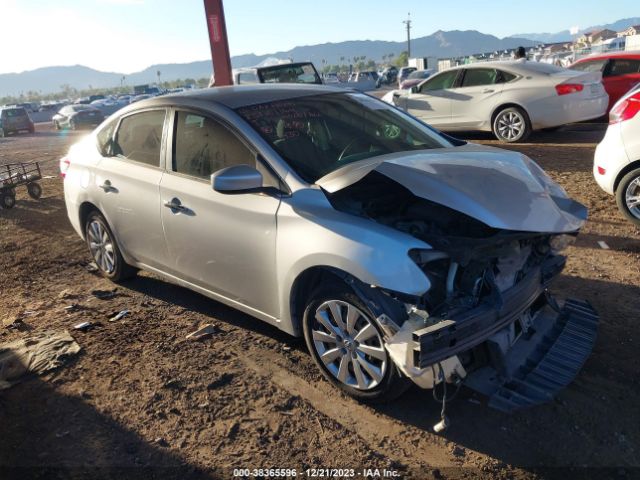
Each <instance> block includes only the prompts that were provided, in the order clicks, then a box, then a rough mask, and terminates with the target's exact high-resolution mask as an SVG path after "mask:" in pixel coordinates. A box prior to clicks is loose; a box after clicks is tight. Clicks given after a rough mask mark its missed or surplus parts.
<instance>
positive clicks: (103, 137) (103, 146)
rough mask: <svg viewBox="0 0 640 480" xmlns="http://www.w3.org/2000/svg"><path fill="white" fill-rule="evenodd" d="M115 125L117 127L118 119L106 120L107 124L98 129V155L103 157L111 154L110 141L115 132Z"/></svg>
mask: <svg viewBox="0 0 640 480" xmlns="http://www.w3.org/2000/svg"><path fill="white" fill-rule="evenodd" d="M116 125H118V117H116V118H111V119H109V120H107V122H106V123H105V124H104V125H103V126H102V127H101V128H100V130H99V131H98V133H97V135H96V140H97V142H98V150H100V153H101V154H102V156H104V157H106V156H109V155H111V154H112V152H111V148H112V145H111V139H112V138H113V131H114V130H115V128H116Z"/></svg>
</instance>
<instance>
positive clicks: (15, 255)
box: [0, 124, 640, 479]
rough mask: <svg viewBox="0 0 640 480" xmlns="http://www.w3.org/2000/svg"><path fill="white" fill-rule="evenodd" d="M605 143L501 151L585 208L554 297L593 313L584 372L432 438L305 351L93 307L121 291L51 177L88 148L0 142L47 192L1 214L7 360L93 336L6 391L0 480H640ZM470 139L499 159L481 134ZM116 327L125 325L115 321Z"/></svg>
mask: <svg viewBox="0 0 640 480" xmlns="http://www.w3.org/2000/svg"><path fill="white" fill-rule="evenodd" d="M603 134H604V126H603V125H597V124H586V125H577V126H571V127H565V128H564V129H562V130H560V131H558V132H555V133H540V134H534V135H533V136H532V137H531V140H530V141H529V143H526V144H521V145H515V146H509V147H508V148H510V149H513V150H518V151H520V152H522V153H525V154H527V155H529V156H530V157H532V158H533V159H535V160H536V161H537V162H539V163H540V165H541V166H542V167H543V168H545V169H546V171H547V172H548V173H549V174H550V175H551V176H552V177H554V178H555V179H556V180H557V181H559V182H560V184H561V185H562V186H564V187H565V189H566V190H567V191H568V192H569V194H570V195H571V196H573V197H574V198H576V199H577V200H579V201H581V202H583V203H584V204H586V205H587V206H588V208H589V212H590V219H589V222H588V223H587V225H586V227H585V228H584V230H583V232H582V233H581V235H580V237H579V238H578V241H577V242H576V244H575V245H574V246H572V247H570V249H569V251H568V254H569V262H568V265H567V268H566V270H565V271H564V274H563V275H562V276H561V278H559V279H558V281H557V282H556V284H555V286H554V291H555V292H556V293H557V294H558V295H559V296H561V297H565V296H575V297H578V298H584V299H588V300H589V301H590V302H591V303H592V304H593V305H594V307H595V308H596V309H597V310H598V311H599V312H600V314H601V324H600V330H599V335H598V340H597V343H596V346H595V349H594V352H593V354H592V356H591V357H590V358H589V360H588V361H587V363H586V366H585V367H584V369H583V370H582V372H581V373H580V374H579V376H578V378H577V379H576V380H575V382H574V383H573V384H571V385H570V386H569V387H568V388H567V389H566V390H564V391H563V392H562V393H561V394H560V395H559V397H558V398H557V399H556V401H554V402H553V403H550V404H547V405H543V406H540V407H536V408H533V409H530V410H525V411H521V412H518V413H515V414H513V415H505V414H502V413H499V412H497V411H494V410H491V409H489V408H488V407H487V406H486V405H485V404H484V399H483V398H481V397H476V396H475V395H473V394H471V393H469V392H464V393H463V395H461V396H460V397H459V398H458V399H456V400H455V401H454V402H453V403H452V404H451V405H450V407H449V416H450V418H451V420H452V426H451V428H450V429H449V430H448V431H447V432H446V433H445V434H443V435H436V434H434V433H432V426H433V424H435V423H436V422H437V421H438V420H439V413H440V408H439V405H438V404H436V403H435V402H434V401H433V399H432V396H431V392H430V391H423V390H420V389H418V388H412V389H411V390H409V391H408V392H407V393H406V394H405V395H404V396H403V397H401V398H400V399H399V400H398V401H396V402H394V403H392V404H387V405H377V406H365V405H362V404H358V403H357V402H355V401H353V400H351V399H349V398H347V397H345V396H343V395H341V394H340V393H338V392H337V391H336V390H334V389H333V388H331V387H330V385H329V384H328V383H327V382H326V381H325V380H324V379H323V378H322V377H321V375H320V374H319V373H318V371H317V370H316V367H315V366H314V364H313V363H312V360H311V358H310V356H309V355H308V353H307V352H306V350H305V346H304V342H302V341H300V340H297V339H294V338H291V337H289V336H287V335H286V334H283V333H281V332H279V331H278V330H276V329H275V328H274V327H271V326H268V325H266V324H263V323H261V322H260V321H258V320H256V319H253V318H251V317H249V316H247V315H244V314H242V313H239V312H237V311H235V310H233V309H231V308H228V307H226V306H223V305H221V304H219V303H216V302H214V301H211V300H209V299H207V298H205V297H203V296H201V295H198V294H196V293H193V292H191V291H189V290H186V289H184V288H181V287H177V286H174V285H171V284H168V283H165V282H163V281H161V280H159V279H157V278H156V277H154V276H153V275H150V274H147V273H141V274H140V275H139V276H138V277H137V278H136V279H134V280H132V281H129V282H127V283H125V284H123V285H121V286H118V287H117V290H116V291H115V293H116V295H115V296H114V297H113V298H110V299H106V300H101V299H98V298H96V297H95V296H93V295H92V294H91V292H92V291H94V290H112V289H114V288H115V287H116V286H115V285H112V284H110V283H109V282H108V281H106V280H104V279H102V278H101V277H99V276H97V275H96V274H94V273H91V272H90V271H88V269H87V267H86V266H87V263H88V261H89V256H88V252H87V250H86V248H85V245H84V243H83V241H82V240H81V239H80V238H78V236H77V235H76V234H75V233H74V231H72V229H71V226H70V224H69V222H68V220H67V217H66V210H65V206H64V200H63V193H62V182H61V180H60V179H59V178H58V177H57V176H56V175H57V171H58V160H59V158H60V157H61V156H62V155H63V154H64V153H65V151H66V149H67V148H68V146H69V145H71V144H72V143H73V142H75V141H77V140H78V138H79V137H80V136H81V135H82V132H80V133H78V132H72V133H59V132H55V131H53V130H51V129H50V128H49V127H48V126H46V125H38V129H37V132H36V133H35V134H33V135H20V136H12V137H9V138H4V139H0V164H2V163H9V162H26V161H33V160H38V161H40V162H41V164H42V165H43V167H44V173H45V175H52V176H54V177H53V178H46V179H45V180H43V182H42V186H43V189H44V194H43V198H42V199H40V200H38V201H36V200H32V199H30V198H29V197H27V196H26V192H25V191H24V190H21V191H20V192H19V195H18V202H17V204H16V207H15V208H14V209H13V210H0V317H1V318H0V319H2V320H4V321H6V322H10V321H12V320H13V319H15V318H18V317H23V318H24V327H23V328H22V329H20V330H16V329H8V328H0V343H4V342H7V341H11V340H14V339H18V338H23V337H26V336H28V335H29V334H31V333H33V332H36V331H43V330H63V329H70V328H71V327H72V326H73V325H75V324H77V323H79V322H81V321H91V322H94V323H95V324H96V326H95V328H93V329H91V330H88V331H87V332H84V333H80V332H76V331H72V333H73V335H74V337H75V338H76V340H77V341H78V343H79V344H80V345H81V347H82V352H81V353H80V355H79V356H77V357H76V358H75V360H74V361H72V362H71V363H70V364H68V365H67V366H66V367H64V368H61V369H59V370H57V371H55V372H53V373H50V374H47V375H44V376H42V377H37V378H31V379H29V380H27V381H25V382H23V383H21V384H19V385H16V386H14V387H12V388H10V389H8V390H3V391H0V478H33V477H35V478H113V479H116V478H233V476H234V474H233V470H232V469H233V468H249V469H253V468H288V469H297V472H298V475H297V476H298V477H305V476H307V475H306V472H304V470H305V469H307V468H353V469H355V476H356V477H361V478H366V476H365V475H363V473H366V472H365V471H364V470H363V469H365V468H371V469H376V468H377V469H380V474H381V475H382V469H387V470H390V471H394V472H396V473H397V475H398V476H401V477H403V478H405V477H406V478H419V479H422V478H436V479H440V478H477V477H482V478H501V479H502V478H504V479H507V478H515V479H520V478H531V477H534V478H535V477H539V478H548V477H556V478H569V477H572V478H585V477H592V478H634V477H635V478H638V476H640V429H639V428H638V427H639V426H640V375H639V373H638V372H640V354H639V353H638V352H639V351H640V349H639V347H640V334H638V321H639V320H640V315H639V314H638V312H640V275H639V273H640V272H639V270H640V241H639V235H638V234H639V231H638V230H637V229H636V228H634V227H632V226H631V225H630V224H629V223H628V222H626V221H625V220H624V219H623V218H622V216H621V215H620V214H619V213H618V211H617V209H616V207H615V201H614V199H613V198H612V197H609V196H608V195H606V194H604V193H603V192H602V191H601V190H600V189H599V188H598V187H597V185H596V184H595V183H594V181H593V179H592V174H591V167H592V159H593V152H594V148H595V146H596V144H597V142H598V141H599V140H600V139H601V138H602V136H603ZM464 138H466V139H468V140H473V141H480V142H482V143H489V144H493V143H494V142H493V141H492V140H491V137H490V136H489V135H486V134H478V133H476V134H469V135H465V136H464ZM600 240H602V241H605V242H606V244H607V245H608V246H609V247H610V249H608V250H605V249H602V248H601V247H600V246H599V245H598V243H597V242H598V241H600ZM70 305H76V307H75V308H73V309H65V307H68V306H70ZM123 309H128V310H130V311H131V314H130V315H129V316H127V317H125V318H124V319H122V320H120V321H117V322H109V321H108V319H109V318H110V317H111V316H112V315H113V314H114V313H116V312H118V311H120V310H123ZM25 312H33V313H28V314H26V315H25ZM204 323H214V324H215V325H216V326H217V332H216V334H215V335H213V337H212V338H210V339H208V340H204V341H201V342H190V341H187V340H185V335H186V334H188V333H190V332H191V331H193V330H194V329H195V328H196V327H197V326H198V325H200V324H204ZM316 473H318V472H316ZM343 473H344V472H343ZM347 475H348V473H347Z"/></svg>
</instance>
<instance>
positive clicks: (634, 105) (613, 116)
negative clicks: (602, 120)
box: [609, 92, 640, 125]
mask: <svg viewBox="0 0 640 480" xmlns="http://www.w3.org/2000/svg"><path fill="white" fill-rule="evenodd" d="M638 112H640V92H638V93H636V94H635V95H632V96H630V97H629V98H626V99H624V100H623V101H621V102H620V103H618V104H617V105H616V106H615V107H613V108H612V109H611V111H610V112H609V125H613V124H615V123H620V122H624V121H627V120H631V119H632V118H633V117H635V116H636V114H637V113H638Z"/></svg>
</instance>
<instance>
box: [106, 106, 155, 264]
mask: <svg viewBox="0 0 640 480" xmlns="http://www.w3.org/2000/svg"><path fill="white" fill-rule="evenodd" d="M165 117H166V110H165V109H164V108H160V109H149V110H144V111H140V112H135V113H132V114H129V115H126V116H124V117H122V118H121V119H119V121H118V119H114V120H112V124H111V125H109V126H108V127H106V128H105V129H103V130H101V131H100V134H99V135H104V136H107V137H108V136H110V130H109V128H110V127H111V128H112V129H113V130H112V131H114V133H113V134H112V136H111V140H110V141H108V142H106V145H107V147H106V148H105V151H103V152H102V158H101V160H100V161H99V162H98V164H97V166H96V168H95V182H96V187H97V188H96V191H97V193H98V197H97V199H96V200H97V201H98V202H99V205H98V206H99V208H100V211H101V212H102V213H103V214H104V216H105V217H106V219H107V222H108V223H109V225H110V227H111V230H112V231H113V233H114V235H115V236H116V239H117V241H118V245H119V246H120V248H121V249H122V250H124V252H125V254H126V255H128V256H130V257H132V258H133V260H134V261H136V262H139V263H142V264H145V265H149V266H152V267H156V268H162V266H163V265H165V264H166V263H167V252H166V247H165V241H164V232H163V230H162V221H161V218H160V192H159V188H160V179H161V178H162V174H163V168H162V166H161V165H162V164H163V162H162V161H161V159H162V158H163V156H164V148H163V138H164V136H165V135H166V133H165V128H164V122H165ZM98 143H100V139H98Z"/></svg>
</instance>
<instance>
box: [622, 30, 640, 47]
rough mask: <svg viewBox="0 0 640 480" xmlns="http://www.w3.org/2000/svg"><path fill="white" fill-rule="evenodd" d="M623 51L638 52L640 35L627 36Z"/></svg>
mask: <svg viewBox="0 0 640 480" xmlns="http://www.w3.org/2000/svg"><path fill="white" fill-rule="evenodd" d="M624 49H625V50H626V51H634V50H640V33H638V34H636V35H629V36H627V37H626V43H625V46H624Z"/></svg>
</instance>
